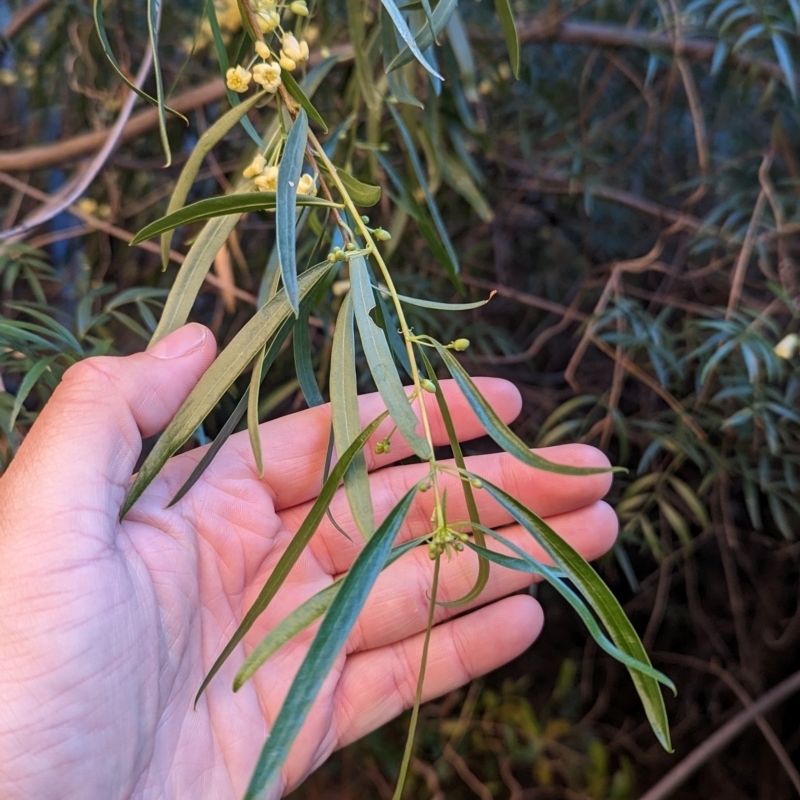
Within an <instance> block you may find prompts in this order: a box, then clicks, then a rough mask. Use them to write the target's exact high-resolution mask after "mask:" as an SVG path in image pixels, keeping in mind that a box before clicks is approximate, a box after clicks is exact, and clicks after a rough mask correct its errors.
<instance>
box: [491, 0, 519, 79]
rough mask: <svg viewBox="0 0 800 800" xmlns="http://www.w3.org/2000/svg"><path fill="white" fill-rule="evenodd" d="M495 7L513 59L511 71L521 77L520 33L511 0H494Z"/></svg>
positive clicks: (510, 58) (515, 75) (509, 56)
mask: <svg viewBox="0 0 800 800" xmlns="http://www.w3.org/2000/svg"><path fill="white" fill-rule="evenodd" d="M494 7H495V10H496V11H497V16H498V17H499V19H500V25H501V26H502V28H503V36H505V39H506V47H507V48H508V58H509V60H510V61H511V71H512V72H513V73H514V77H515V78H519V35H518V34H517V26H516V24H515V23H514V12H513V11H512V9H511V0H494Z"/></svg>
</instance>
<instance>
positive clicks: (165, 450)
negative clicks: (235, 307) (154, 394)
mask: <svg viewBox="0 0 800 800" xmlns="http://www.w3.org/2000/svg"><path fill="white" fill-rule="evenodd" d="M330 269H331V265H330V264H328V263H327V262H325V263H323V264H319V265H318V266H316V267H313V268H312V269H310V270H308V272H304V273H303V274H302V276H301V277H300V287H299V294H300V296H302V297H304V296H305V295H306V294H308V292H310V291H311V290H312V289H313V288H314V287H315V286H316V285H317V283H318V282H319V281H321V280H322V279H323V278H324V277H325V276H326V275H327V273H328V271H329V270H330ZM290 313H291V307H290V306H289V303H288V300H287V298H286V293H285V292H284V291H281V292H280V293H279V294H277V295H276V296H275V297H274V298H273V299H272V300H271V301H270V302H269V303H267V304H266V305H265V306H264V307H263V308H260V309H259V310H258V311H256V313H255V315H254V316H253V317H252V318H251V319H250V320H249V321H248V322H247V323H246V324H245V325H244V327H243V328H242V329H241V330H240V331H239V333H237V334H236V336H234V337H233V339H232V340H231V342H230V344H229V345H228V346H227V347H226V348H225V350H224V351H223V352H222V353H221V354H220V355H219V356H218V357H217V359H216V361H214V363H213V364H212V365H211V366H210V367H209V368H208V370H206V372H205V374H204V375H203V377H202V378H200V380H199V381H198V383H197V385H196V386H195V387H194V389H192V391H191V392H190V393H189V396H188V397H187V398H186V401H185V402H184V403H183V405H182V406H181V407H180V409H178V412H177V413H176V414H175V416H174V417H173V418H172V421H171V422H170V423H169V425H168V426H167V428H166V430H165V431H164V433H162V434H161V437H160V438H159V440H158V441H157V442H156V444H155V446H154V447H153V449H152V450H151V451H150V454H149V455H148V456H147V458H146V459H145V461H144V464H142V468H141V469H140V471H139V474H138V475H137V476H136V479H135V481H134V482H133V485H132V486H131V488H130V490H129V491H128V496H127V497H126V498H125V503H124V504H123V506H122V512H121V513H120V518H122V517H124V516H125V514H127V513H128V511H129V510H130V508H131V506H132V505H133V504H134V503H135V502H136V500H137V499H138V498H139V496H140V495H141V494H142V492H143V491H144V490H145V488H146V487H147V486H148V485H149V484H150V482H151V481H152V480H153V478H155V476H156V475H157V474H158V472H159V471H160V470H161V468H162V467H163V466H164V464H166V462H167V460H168V459H169V458H170V457H171V456H172V455H174V454H175V453H176V452H177V450H178V448H179V447H180V446H181V445H182V444H183V443H184V442H186V441H187V440H188V439H189V437H190V436H191V435H192V434H193V433H194V431H195V430H196V429H197V426H198V425H199V424H200V423H201V422H202V421H203V420H204V419H205V418H206V416H208V414H209V412H210V411H211V410H212V409H213V408H214V406H215V405H216V404H217V403H218V402H219V400H220V398H221V397H222V396H223V395H224V394H225V392H226V391H227V390H228V388H229V387H230V386H231V384H232V383H233V382H234V381H235V380H236V378H237V377H239V375H241V374H242V372H244V370H245V368H246V367H247V365H248V364H249V363H250V362H251V361H252V360H253V359H254V358H255V355H256V353H257V352H258V351H259V350H260V349H261V346H262V345H263V344H264V342H267V341H269V339H270V338H271V337H272V336H273V335H274V334H275V332H276V331H277V330H278V329H279V328H280V326H281V325H282V324H283V322H284V321H285V320H286V319H287V317H288V316H289V314H290Z"/></svg>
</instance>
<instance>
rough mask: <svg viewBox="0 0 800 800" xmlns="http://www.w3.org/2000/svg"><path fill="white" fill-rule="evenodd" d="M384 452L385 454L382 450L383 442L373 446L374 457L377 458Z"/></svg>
mask: <svg viewBox="0 0 800 800" xmlns="http://www.w3.org/2000/svg"><path fill="white" fill-rule="evenodd" d="M384 452H385V450H384V446H383V442H378V443H377V444H376V445H375V455H378V456H379V455H381V453H384Z"/></svg>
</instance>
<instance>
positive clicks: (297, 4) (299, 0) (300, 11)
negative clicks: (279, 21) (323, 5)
mask: <svg viewBox="0 0 800 800" xmlns="http://www.w3.org/2000/svg"><path fill="white" fill-rule="evenodd" d="M289 11H291V12H292V14H296V15H297V16H298V17H307V16H308V6H307V5H306V3H305V0H294V2H293V3H290V4H289Z"/></svg>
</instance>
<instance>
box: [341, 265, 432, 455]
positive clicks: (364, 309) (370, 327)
mask: <svg viewBox="0 0 800 800" xmlns="http://www.w3.org/2000/svg"><path fill="white" fill-rule="evenodd" d="M350 284H351V286H352V289H351V294H352V295H353V308H354V311H355V317H356V322H357V323H358V332H359V333H360V334H361V344H362V345H363V347H364V355H365V356H366V357H367V364H369V370H370V372H371V373H372V377H373V378H374V380H375V385H376V386H377V387H378V391H379V392H380V394H381V397H382V398H383V402H384V403H386V408H388V409H389V413H390V414H391V416H392V420H393V421H394V423H395V425H397V428H398V430H399V431H400V433H401V434H402V435H403V438H404V439H405V440H406V441H407V442H408V444H409V446H410V447H411V449H412V450H413V451H414V452H415V453H416V454H417V456H418V457H419V458H421V459H422V460H423V461H425V460H427V459H429V458H430V457H431V449H430V446H429V444H428V441H427V440H426V439H425V438H424V437H423V436H420V435H419V434H418V433H417V431H416V428H417V425H419V420H418V419H417V416H416V414H415V413H414V411H413V410H412V408H411V403H409V401H408V395H406V392H405V390H404V389H403V384H402V383H401V381H400V376H399V375H398V374H397V367H395V364H394V358H393V357H392V351H391V348H390V347H389V343H388V342H387V341H386V336H385V334H384V332H383V331H382V330H381V329H380V328H379V327H378V326H377V325H376V324H375V323H374V322H373V321H372V317H371V315H370V312H371V311H372V309H373V308H375V297H374V295H373V294H372V284H371V283H370V279H369V270H368V268H367V263H366V261H365V260H364V258H363V257H362V256H358V257H357V258H353V259H351V260H350Z"/></svg>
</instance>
